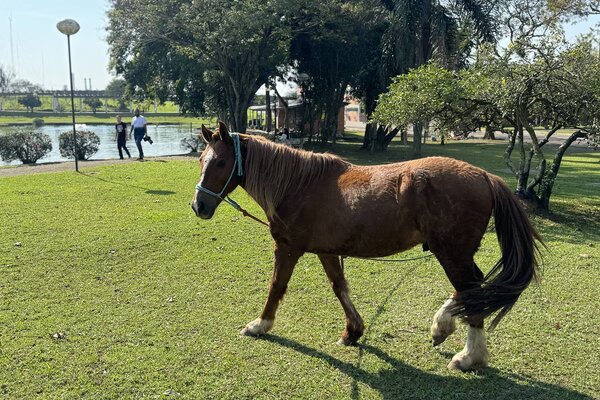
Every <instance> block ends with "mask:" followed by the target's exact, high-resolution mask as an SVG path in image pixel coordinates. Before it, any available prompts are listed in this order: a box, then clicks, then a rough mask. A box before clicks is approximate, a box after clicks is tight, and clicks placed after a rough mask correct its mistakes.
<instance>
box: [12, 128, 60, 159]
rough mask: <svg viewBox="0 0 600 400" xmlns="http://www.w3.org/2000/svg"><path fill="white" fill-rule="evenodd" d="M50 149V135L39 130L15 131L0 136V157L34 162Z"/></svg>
mask: <svg viewBox="0 0 600 400" xmlns="http://www.w3.org/2000/svg"><path fill="white" fill-rule="evenodd" d="M50 151H52V140H51V139H50V136H48V135H46V134H44V133H41V132H30V131H15V132H10V133H8V134H5V135H2V136H0V158H2V159H3V160H4V161H8V162H10V161H13V160H20V161H21V162H22V163H23V164H34V163H35V162H36V161H37V160H39V159H40V158H43V157H44V156H45V155H46V154H48V153H49V152H50Z"/></svg>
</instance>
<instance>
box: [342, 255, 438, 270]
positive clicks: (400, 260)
mask: <svg viewBox="0 0 600 400" xmlns="http://www.w3.org/2000/svg"><path fill="white" fill-rule="evenodd" d="M429 257H433V254H427V255H424V256H420V257H412V258H401V259H395V260H388V259H383V258H371V257H353V258H360V259H362V260H371V261H378V262H397V263H398V262H407V261H414V260H422V259H424V258H429ZM344 258H348V256H340V264H341V266H342V272H344Z"/></svg>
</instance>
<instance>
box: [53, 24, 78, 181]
mask: <svg viewBox="0 0 600 400" xmlns="http://www.w3.org/2000/svg"><path fill="white" fill-rule="evenodd" d="M56 28H57V29H58V30H59V31H60V33H63V34H65V35H67V48H68V51H69V82H70V83H71V115H72V116H73V151H74V153H75V154H74V155H75V171H77V172H79V164H78V160H77V133H76V131H75V100H74V95H73V71H72V70H71V35H74V34H76V33H77V32H79V24H78V23H77V21H75V20H73V19H65V20H62V21H60V22H59V23H58V24H56Z"/></svg>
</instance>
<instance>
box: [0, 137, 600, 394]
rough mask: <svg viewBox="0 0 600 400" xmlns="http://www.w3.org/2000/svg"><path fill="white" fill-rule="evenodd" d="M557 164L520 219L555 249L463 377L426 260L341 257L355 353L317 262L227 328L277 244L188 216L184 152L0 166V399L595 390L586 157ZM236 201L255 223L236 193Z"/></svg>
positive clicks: (598, 195) (444, 290) (596, 207)
mask: <svg viewBox="0 0 600 400" xmlns="http://www.w3.org/2000/svg"><path fill="white" fill-rule="evenodd" d="M357 147H358V145H357V144H344V143H340V144H338V145H337V148H336V151H337V152H339V153H340V154H341V155H342V156H343V157H345V158H347V159H349V160H351V161H352V162H356V163H360V164H370V163H383V162H392V161H398V160H403V159H405V158H406V156H407V155H408V154H410V149H409V148H407V147H402V146H399V145H397V144H394V145H392V147H391V149H390V151H388V152H387V153H385V154H382V155H370V154H364V153H360V152H358V151H357V150H356V149H357ZM503 149H504V146H503V145H502V144H492V143H483V142H481V143H477V142H466V141H464V142H457V143H455V142H451V143H450V144H449V145H447V146H439V145H426V146H425V147H424V152H425V153H426V154H428V155H430V154H442V155H448V156H452V157H455V158H460V159H464V160H466V161H470V162H472V163H474V164H476V165H479V166H482V167H483V168H485V169H487V170H488V171H491V172H493V173H495V174H499V175H501V176H503V177H505V178H507V177H508V176H507V170H506V167H505V166H504V164H503V162H502V151H503ZM563 163H564V165H563V167H562V169H561V172H560V176H559V178H558V180H557V183H556V193H555V197H554V198H553V203H552V206H553V214H552V215H550V216H547V217H535V218H534V223H535V225H536V226H537V227H538V229H539V230H540V232H541V234H542V236H543V237H544V238H545V240H546V243H547V245H548V247H549V248H550V252H549V253H547V254H546V257H545V272H544V276H543V281H542V284H541V286H540V287H538V288H536V287H532V288H530V289H528V290H527V291H526V292H525V293H524V295H523V296H522V298H521V300H519V302H518V303H517V304H516V306H515V307H514V309H513V310H512V312H511V313H510V314H509V315H508V316H507V317H506V318H505V319H504V320H503V322H502V323H501V324H500V325H499V327H498V328H497V329H496V331H494V332H493V333H491V334H489V350H490V355H491V365H490V367H489V368H487V369H484V370H481V371H479V372H472V373H456V372H451V371H449V370H447V369H446V364H447V363H448V362H449V360H450V358H451V357H452V355H453V354H454V353H456V352H458V351H459V350H461V349H462V347H463V344H464V339H465V334H466V329H465V328H464V327H461V328H459V330H458V332H457V333H456V334H455V335H453V336H451V337H450V338H449V339H448V340H447V341H446V342H445V343H444V344H443V345H442V346H441V347H440V348H439V349H434V348H432V347H431V344H430V338H429V326H430V323H431V318H432V316H433V314H434V313H435V311H436V310H437V309H438V308H439V306H440V305H441V304H442V302H443V301H444V299H445V298H446V297H447V296H448V294H449V293H450V292H451V290H452V288H451V286H450V284H449V282H448V280H447V278H446V277H445V275H444V273H443V271H442V268H441V267H440V265H439V264H438V263H437V261H436V260H435V259H433V258H429V259H426V260H421V261H413V262H408V263H403V264H388V263H377V262H373V261H365V260H356V259H348V260H347V261H346V271H347V278H348V280H349V283H350V287H351V290H352V292H351V296H352V298H353V300H354V301H355V305H356V307H357V308H358V310H359V311H360V312H361V314H362V316H363V318H364V320H365V324H366V332H365V336H364V338H363V339H362V340H361V345H360V346H358V347H339V346H337V345H335V341H336V340H337V339H338V338H339V335H340V333H341V331H342V329H343V327H344V316H343V312H342V309H341V306H340V305H339V303H338V301H337V299H336V298H335V296H334V294H333V292H332V291H331V289H330V288H329V285H328V283H327V279H326V277H325V274H324V272H323V270H322V267H321V266H320V264H319V262H318V260H317V258H316V257H315V256H313V255H306V256H304V257H303V258H302V259H301V260H300V262H299V264H298V265H297V267H296V270H295V274H294V276H293V277H292V280H291V283H290V286H289V289H288V294H287V296H286V298H285V300H284V302H283V304H282V305H281V307H280V309H279V313H278V319H277V320H276V324H275V327H274V329H273V331H272V334H270V335H268V336H266V337H264V338H262V339H253V338H247V337H239V336H238V332H239V330H240V329H241V328H242V327H243V326H244V325H245V324H246V323H247V322H249V321H250V320H252V319H254V318H256V317H257V316H258V314H259V312H260V310H261V307H262V305H263V302H264V300H265V296H266V291H267V285H268V282H269V279H270V274H271V264H272V256H271V251H272V248H273V243H272V239H271V238H270V236H269V234H268V232H267V230H266V229H264V227H262V226H261V225H259V224H257V223H255V222H253V221H251V220H249V219H244V218H243V217H241V216H240V215H238V214H237V213H236V212H235V211H234V210H233V209H231V208H230V207H227V206H226V205H223V206H221V207H220V209H219V210H218V212H217V213H216V215H215V217H214V218H213V219H212V220H210V221H204V220H200V219H198V218H196V217H195V216H194V215H193V213H192V211H191V209H190V207H189V201H190V199H191V197H192V194H193V191H194V185H195V184H196V182H197V179H198V175H199V171H198V164H197V162H196V161H193V160H190V161H187V162H186V161H160V162H159V161H148V162H144V163H126V164H121V165H114V166H109V167H99V168H95V169H84V170H83V172H82V173H80V174H76V173H74V172H61V173H47V174H37V175H29V176H20V177H9V178H0V204H1V206H0V232H1V234H0V366H1V368H0V392H1V393H2V396H3V398H8V399H20V398H24V399H30V398H49V399H57V398H94V399H96V398H106V399H116V398H131V399H137V398H174V397H178V398H189V399H199V398H215V399H221V398H236V399H237V398H263V399H275V398H286V399H287V398H298V399H323V398H334V399H348V398H353V399H354V398H361V399H362V398H367V399H370V398H382V399H405V398H419V399H469V400H470V399H511V400H517V399H525V398H527V399H534V398H535V399H561V400H562V399H584V398H599V397H600V389H599V388H600V375H599V374H598V365H599V364H600V350H599V345H600V328H599V325H598V311H599V307H600V302H599V300H598V299H599V298H600V286H599V282H600V281H599V280H600V278H599V277H600V274H599V273H600V267H599V259H600V249H599V246H600V244H599V239H600V223H599V222H598V221H599V220H600V154H598V153H593V152H589V151H587V150H586V149H579V150H578V151H575V150H574V151H573V152H570V153H569V154H568V155H567V157H566V158H565V160H564V162H563ZM508 181H509V182H510V183H511V184H514V182H513V180H512V179H508ZM233 197H234V198H235V199H236V200H237V201H238V202H240V203H241V204H242V205H243V206H244V207H246V208H247V209H248V210H249V211H250V212H252V213H257V214H259V215H262V213H261V211H260V210H259V209H258V207H257V206H256V204H254V203H253V202H252V201H251V200H250V199H249V198H248V197H247V196H246V194H245V193H244V192H243V191H242V190H238V191H236V193H234V194H233ZM449 212H450V210H449ZM421 254H422V253H421V251H420V249H414V250H412V251H409V252H407V253H404V254H403V255H402V256H401V257H413V256H419V255H421ZM498 256H499V250H498V245H497V242H496V236H495V233H493V232H492V231H490V232H489V233H488V234H486V236H485V238H484V241H483V242H482V246H481V249H480V251H479V253H478V254H477V256H476V261H477V263H478V264H479V265H480V266H481V267H482V268H484V267H485V269H488V268H489V267H491V265H492V264H493V263H494V262H495V261H496V259H497V257H498ZM179 395H180V396H179Z"/></svg>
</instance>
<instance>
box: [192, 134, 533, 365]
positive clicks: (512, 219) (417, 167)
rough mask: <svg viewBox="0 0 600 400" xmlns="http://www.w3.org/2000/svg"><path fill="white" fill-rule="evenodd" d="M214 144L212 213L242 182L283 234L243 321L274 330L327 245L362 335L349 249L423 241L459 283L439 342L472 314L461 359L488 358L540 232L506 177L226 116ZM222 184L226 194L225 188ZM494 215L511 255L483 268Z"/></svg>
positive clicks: (350, 340) (527, 277)
mask: <svg viewBox="0 0 600 400" xmlns="http://www.w3.org/2000/svg"><path fill="white" fill-rule="evenodd" d="M202 137H203V138H204V140H205V141H206V142H207V147H206V150H205V151H204V152H203V153H202V157H201V159H200V165H201V176H200V182H199V184H198V185H197V186H196V194H195V196H194V199H193V201H192V208H193V210H194V212H195V213H196V215H197V216H199V217H201V218H204V219H209V218H211V217H212V216H213V214H214V212H215V209H216V208H217V206H218V205H219V204H220V202H221V201H222V200H225V201H227V202H230V204H232V205H234V206H236V204H235V202H231V201H230V199H229V198H225V196H226V195H227V194H228V193H230V192H231V191H233V190H234V189H235V188H236V187H237V186H241V187H242V188H244V189H245V190H246V192H248V194H249V195H250V196H251V197H252V198H253V199H254V200H255V201H256V202H257V203H258V204H259V205H260V206H261V207H262V208H263V210H264V211H265V213H266V215H267V218H268V220H269V227H270V231H271V235H272V236H273V239H274V240H275V267H274V271H273V276H272V279H271V283H270V286H269V294H268V297H267V301H266V303H265V305H264V308H263V311H262V314H261V315H260V317H259V318H257V319H256V320H254V321H252V322H250V323H248V325H246V327H245V328H244V329H243V330H242V331H241V334H244V335H260V334H264V333H266V332H268V331H269V330H270V329H271V328H272V327H273V323H274V321H275V313H276V311H277V307H278V305H279V302H280V301H281V299H282V297H283V295H284V293H285V291H286V288H287V284H288V281H289V279H290V277H291V275H292V272H293V270H294V266H295V265H296V262H297V261H298V259H299V258H300V257H301V256H302V255H303V254H304V253H306V252H310V253H315V254H317V255H318V257H319V259H320V260H321V263H322V264H323V267H324V268H325V273H326V274H327V277H328V278H329V281H330V283H331V287H332V288H333V291H334V292H335V295H336V296H337V297H338V299H339V301H340V302H341V304H342V307H343V309H344V312H345V314H346V328H345V329H344V331H343V332H342V337H341V339H340V341H339V343H341V344H345V345H351V344H356V342H357V340H358V339H359V338H360V337H361V335H362V334H363V331H364V324H363V320H362V318H361V317H360V315H359V314H358V312H357V311H356V309H355V308H354V305H353V304H352V301H351V300H350V297H349V296H348V285H347V284H346V280H345V278H344V272H343V270H342V268H341V265H340V259H339V257H340V256H350V257H383V256H389V255H392V254H395V253H398V252H400V251H403V250H407V249H410V248H411V247H413V246H415V245H417V244H420V243H422V244H423V246H424V248H428V249H430V250H431V252H432V253H433V254H434V255H435V256H436V257H437V259H438V260H439V262H440V264H441V265H442V267H443V268H444V271H445V272H446V275H447V276H448V278H449V279H450V282H451V283H452V285H453V286H454V288H455V289H456V291H455V293H454V294H453V295H452V296H451V297H450V299H449V300H447V301H446V302H445V303H444V304H443V305H442V307H441V308H440V309H439V310H438V311H437V312H436V314H435V316H434V317H433V324H432V326H431V334H432V338H433V345H434V346H435V345H438V344H440V343H442V342H443V341H444V340H445V339H446V338H447V337H448V335H450V334H451V333H452V332H454V330H455V328H456V323H455V320H456V317H463V318H464V319H465V321H466V322H467V323H468V324H469V327H468V335H467V342H466V345H465V348H464V349H463V350H462V351H461V352H460V353H458V354H456V355H455V356H454V357H453V358H452V361H451V362H450V364H449V365H448V366H449V368H452V369H460V370H468V369H473V368H478V367H483V366H486V365H487V362H488V352H487V348H486V340H485V336H484V331H483V321H484V318H486V317H488V316H490V315H491V314H494V313H495V312H497V311H499V312H498V314H497V316H496V317H495V319H494V320H493V321H492V324H491V327H494V326H495V325H496V324H497V323H498V321H499V320H500V319H501V318H502V317H503V316H504V315H505V314H506V313H507V312H508V311H509V310H510V308H511V307H512V306H513V304H514V303H515V302H516V301H517V299H518V298H519V296H520V294H521V293H522V292H523V290H525V288H526V287H527V286H528V284H529V283H530V281H531V280H532V279H533V278H535V276H536V266H537V260H536V258H537V253H538V250H537V244H536V240H540V239H539V236H538V235H537V233H536V232H535V230H534V229H533V228H532V226H531V224H530V222H529V220H528V218H527V215H526V214H525V212H524V210H523V208H522V207H521V205H520V204H519V202H518V201H517V199H516V198H515V196H514V195H513V193H512V192H511V191H510V189H509V188H508V187H507V186H506V184H505V183H504V182H503V181H502V180H501V179H500V178H498V177H497V176H495V175H491V174H489V173H487V172H485V171H484V170H482V169H479V168H476V167H474V166H472V165H470V164H467V163H465V162H462V161H457V160H453V159H450V158H443V157H430V158H424V159H420V160H414V161H407V162H402V163H396V164H389V165H375V166H368V167H364V166H357V165H353V164H350V163H348V162H346V161H344V160H342V159H341V158H339V157H337V156H334V155H328V154H315V153H311V152H306V151H302V150H295V149H292V148H290V147H287V146H284V145H280V144H275V143H272V142H270V141H267V140H265V139H263V138H260V137H256V136H249V135H242V134H233V133H232V134H230V133H229V132H228V130H227V127H226V126H225V124H223V123H219V130H218V132H217V133H213V132H211V131H210V130H208V129H206V128H205V127H202ZM219 191H220V192H219ZM492 212H493V213H494V219H495V225H496V233H497V236H498V241H499V244H500V247H501V250H502V257H501V259H500V260H499V261H498V263H496V265H495V266H494V267H493V268H492V270H491V271H490V273H488V274H487V275H486V276H484V275H483V273H482V272H481V270H480V269H479V268H478V267H477V265H476V264H475V262H474V261H473V255H474V254H475V252H476V251H477V249H478V247H479V244H480V241H481V238H482V236H483V234H484V232H485V230H486V228H487V226H488V222H489V220H490V217H491V215H492Z"/></svg>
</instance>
